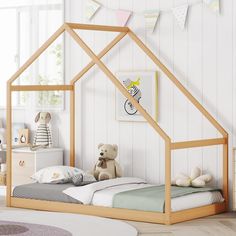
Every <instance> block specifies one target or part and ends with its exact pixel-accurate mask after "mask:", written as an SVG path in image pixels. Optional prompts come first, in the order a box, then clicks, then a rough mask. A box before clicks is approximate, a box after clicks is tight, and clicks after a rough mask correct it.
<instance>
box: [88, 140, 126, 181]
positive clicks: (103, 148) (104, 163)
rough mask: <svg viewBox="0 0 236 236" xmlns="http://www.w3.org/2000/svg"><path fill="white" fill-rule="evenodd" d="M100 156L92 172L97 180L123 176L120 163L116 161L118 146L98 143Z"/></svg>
mask: <svg viewBox="0 0 236 236" xmlns="http://www.w3.org/2000/svg"><path fill="white" fill-rule="evenodd" d="M98 151H99V155H100V156H99V158H98V161H97V163H96V164H95V166H94V170H93V172H92V174H93V175H94V177H95V178H96V179H97V180H106V179H114V178H116V177H121V176H122V171H121V168H120V165H119V164H118V163H117V162H116V161H115V158H116V157H117V153H118V146H117V145H115V144H113V145H112V144H103V143H100V144H99V145H98Z"/></svg>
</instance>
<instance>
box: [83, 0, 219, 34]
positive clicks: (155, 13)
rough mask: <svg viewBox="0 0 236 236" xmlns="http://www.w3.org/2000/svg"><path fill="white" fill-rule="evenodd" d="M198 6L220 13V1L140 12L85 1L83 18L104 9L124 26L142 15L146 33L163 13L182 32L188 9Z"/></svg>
mask: <svg viewBox="0 0 236 236" xmlns="http://www.w3.org/2000/svg"><path fill="white" fill-rule="evenodd" d="M198 4H204V5H206V6H207V7H208V8H209V10H211V11H212V12H213V13H217V14H219V13H220V0H197V1H195V2H193V3H191V4H186V3H185V4H182V5H178V6H174V7H172V8H170V9H150V10H145V11H142V12H140V11H139V12H138V11H131V10H129V9H116V8H112V7H108V6H106V5H103V4H102V3H100V2H99V1H98V0H86V5H85V17H86V18H87V19H88V20H91V19H92V18H93V17H94V16H95V14H96V13H97V12H98V11H99V9H101V8H104V9H107V10H109V11H113V12H114V13H115V14H114V15H115V17H116V21H117V25H119V26H125V25H127V24H128V21H129V19H130V16H131V15H142V16H143V17H144V21H145V26H146V29H147V31H150V32H154V30H155V27H156V23H157V21H158V19H159V16H160V15H162V14H165V13H171V14H172V15H173V17H174V19H175V20H176V23H177V24H178V26H179V27H180V29H182V30H184V29H185V25H186V21H187V17H188V9H189V7H192V6H195V5H198Z"/></svg>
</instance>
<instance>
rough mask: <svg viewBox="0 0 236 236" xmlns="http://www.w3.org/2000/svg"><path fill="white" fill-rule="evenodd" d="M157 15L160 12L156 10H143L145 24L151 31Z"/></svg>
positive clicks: (153, 28)
mask: <svg viewBox="0 0 236 236" xmlns="http://www.w3.org/2000/svg"><path fill="white" fill-rule="evenodd" d="M159 15H160V12H159V11H157V10H153V11H145V12H144V18H145V25H146V29H147V30H148V31H151V32H153V31H154V30H155V27H156V23H157V20H158V18H159Z"/></svg>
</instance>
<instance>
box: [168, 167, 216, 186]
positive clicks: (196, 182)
mask: <svg viewBox="0 0 236 236" xmlns="http://www.w3.org/2000/svg"><path fill="white" fill-rule="evenodd" d="M211 180H212V176H211V175H210V174H205V175H201V170H200V169H199V168H198V167H195V168H193V169H192V171H191V175H190V176H187V175H184V174H182V173H180V174H178V175H177V176H176V177H175V179H174V180H173V181H172V185H177V186H181V187H189V186H192V187H205V185H206V184H207V183H208V182H210V181H211Z"/></svg>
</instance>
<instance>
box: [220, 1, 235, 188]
mask: <svg viewBox="0 0 236 236" xmlns="http://www.w3.org/2000/svg"><path fill="white" fill-rule="evenodd" d="M233 2H234V1H233V0H229V1H223V2H222V4H221V5H222V9H221V15H220V16H219V17H218V22H217V24H218V32H217V64H218V66H217V78H218V86H217V104H216V106H217V116H218V117H217V118H218V120H219V122H220V123H221V124H223V126H224V127H225V128H226V130H227V131H228V133H229V150H232V123H233V120H232V114H233V111H232V102H233V94H232V86H233V82H232V81H233V80H235V78H233V77H232V76H233V74H232V70H233V67H235V65H233V64H232V52H233V50H232V48H233V41H232V36H233V32H232V24H233V21H232V14H233V12H232V6H233V5H232V4H233ZM234 14H236V13H235V12H234ZM226 45H227V46H226ZM234 93H235V91H234ZM234 109H235V108H234ZM234 135H235V134H234ZM221 151H222V150H219V152H220V153H222V152H221ZM231 154H232V152H231V151H230V155H231ZM231 160H232V159H231V156H230V158H229V163H230V164H229V170H230V173H231V171H232V169H231V168H232V165H231V163H232V162H231ZM221 163H222V161H221V162H219V164H218V169H219V171H220V170H222V165H221ZM230 177H231V176H230ZM230 179H231V178H230ZM229 183H230V187H231V183H232V182H231V181H230V182H229ZM230 189H231V188H230Z"/></svg>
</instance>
